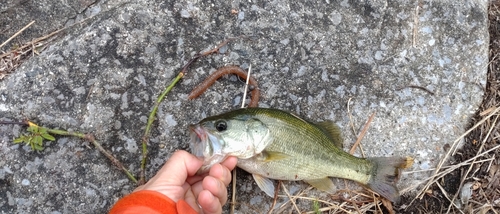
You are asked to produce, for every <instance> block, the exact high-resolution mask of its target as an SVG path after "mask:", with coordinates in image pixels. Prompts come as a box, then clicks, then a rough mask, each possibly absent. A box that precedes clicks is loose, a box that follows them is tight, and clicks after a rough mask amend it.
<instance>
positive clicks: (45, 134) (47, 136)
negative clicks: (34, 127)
mask: <svg viewBox="0 0 500 214" xmlns="http://www.w3.org/2000/svg"><path fill="white" fill-rule="evenodd" d="M41 135H42V137H43V138H45V140H50V141H55V140H56V138H55V137H54V136H52V135H50V134H48V133H42V134H41Z"/></svg>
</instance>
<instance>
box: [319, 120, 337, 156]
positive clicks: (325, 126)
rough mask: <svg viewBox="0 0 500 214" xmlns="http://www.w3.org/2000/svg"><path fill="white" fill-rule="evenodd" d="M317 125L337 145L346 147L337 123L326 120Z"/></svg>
mask: <svg viewBox="0 0 500 214" xmlns="http://www.w3.org/2000/svg"><path fill="white" fill-rule="evenodd" d="M315 125H316V126H317V127H318V128H319V129H321V131H322V132H323V133H325V134H326V135H327V136H328V137H329V138H330V139H331V140H332V142H333V144H334V145H335V146H337V147H338V148H340V149H343V148H344V140H343V139H342V134H341V133H340V128H339V127H338V126H337V124H335V123H334V122H333V121H331V120H325V121H323V122H318V123H315Z"/></svg>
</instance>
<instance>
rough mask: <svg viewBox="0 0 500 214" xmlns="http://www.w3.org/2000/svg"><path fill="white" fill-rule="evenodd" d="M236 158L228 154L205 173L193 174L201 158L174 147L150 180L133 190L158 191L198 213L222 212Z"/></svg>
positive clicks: (201, 162) (200, 163) (200, 162)
mask: <svg viewBox="0 0 500 214" xmlns="http://www.w3.org/2000/svg"><path fill="white" fill-rule="evenodd" d="M236 162H237V159H236V158H235V157H229V158H227V159H226V160H225V161H224V162H222V163H221V164H215V165H214V166H212V168H210V171H209V172H208V174H204V175H195V174H196V172H197V171H198V169H199V168H200V167H201V165H202V164H203V161H201V160H200V159H198V158H197V157H195V156H193V155H191V154H189V153H188V152H186V151H183V150H180V151H176V152H175V153H174V154H173V155H172V157H171V158H170V159H169V160H168V161H167V162H166V163H165V165H163V167H162V168H161V169H160V171H159V172H158V173H157V174H156V175H155V176H154V177H153V178H151V180H149V181H148V182H147V183H146V184H144V185H142V186H139V187H138V188H137V189H135V190H134V191H139V190H153V191H157V192H160V193H162V194H164V195H166V196H167V197H169V198H170V199H172V200H173V201H175V202H177V201H179V200H181V199H183V200H185V201H186V202H187V203H188V204H189V205H190V206H191V207H192V208H193V209H194V210H196V211H197V212H199V213H204V214H211V213H221V212H222V205H224V204H225V203H226V201H227V189H226V187H227V185H229V182H230V181H231V172H230V170H232V169H234V167H235V166H236ZM198 204H199V206H198ZM200 206H201V210H200Z"/></svg>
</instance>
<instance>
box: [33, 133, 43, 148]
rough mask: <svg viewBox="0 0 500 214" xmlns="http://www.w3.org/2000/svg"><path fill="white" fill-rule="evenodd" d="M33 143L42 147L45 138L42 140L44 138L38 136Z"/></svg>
mask: <svg viewBox="0 0 500 214" xmlns="http://www.w3.org/2000/svg"><path fill="white" fill-rule="evenodd" d="M31 142H32V143H33V144H35V145H40V146H41V145H42V143H43V138H42V136H40V135H37V136H35V137H33V140H32V141H31Z"/></svg>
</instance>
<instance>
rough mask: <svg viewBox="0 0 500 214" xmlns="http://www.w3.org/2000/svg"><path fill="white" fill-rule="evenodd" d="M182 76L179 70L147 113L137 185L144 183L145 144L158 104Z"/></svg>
mask: <svg viewBox="0 0 500 214" xmlns="http://www.w3.org/2000/svg"><path fill="white" fill-rule="evenodd" d="M183 76H184V72H180V73H179V74H178V75H177V76H176V77H175V79H174V80H173V81H172V82H171V83H170V85H168V86H167V88H165V90H163V92H162V93H161V94H160V96H158V98H157V99H156V103H155V105H154V106H153V110H152V111H151V113H150V114H149V118H148V123H147V125H146V129H145V130H144V135H143V137H142V140H141V142H142V143H141V144H142V160H141V174H140V178H139V185H141V184H144V183H145V181H146V180H145V178H146V176H145V174H146V173H145V171H146V161H147V157H148V146H147V144H148V141H149V136H150V134H151V126H152V125H153V122H154V120H155V117H156V112H157V111H158V107H159V106H160V104H161V102H162V101H163V99H165V97H166V95H167V94H168V92H170V91H171V90H172V88H173V87H174V86H175V84H177V82H179V80H180V79H182V77H183Z"/></svg>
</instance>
